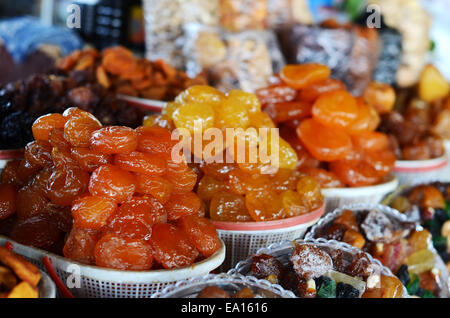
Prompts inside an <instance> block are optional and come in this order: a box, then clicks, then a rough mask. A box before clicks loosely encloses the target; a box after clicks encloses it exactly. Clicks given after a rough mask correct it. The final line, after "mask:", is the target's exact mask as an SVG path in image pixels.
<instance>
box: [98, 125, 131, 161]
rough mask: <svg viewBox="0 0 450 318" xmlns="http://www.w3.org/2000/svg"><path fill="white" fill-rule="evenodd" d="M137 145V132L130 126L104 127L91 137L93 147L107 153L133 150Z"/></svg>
mask: <svg viewBox="0 0 450 318" xmlns="http://www.w3.org/2000/svg"><path fill="white" fill-rule="evenodd" d="M136 146H137V135H136V132H135V131H134V130H133V129H131V128H128V127H120V126H110V127H104V128H101V129H98V130H96V131H95V132H93V133H92V136H91V138H90V147H91V149H92V150H95V151H98V152H103V153H106V154H121V153H126V152H131V151H134V150H135V149H136Z"/></svg>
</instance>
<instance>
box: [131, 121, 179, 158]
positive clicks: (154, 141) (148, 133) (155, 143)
mask: <svg viewBox="0 0 450 318" xmlns="http://www.w3.org/2000/svg"><path fill="white" fill-rule="evenodd" d="M136 133H137V139H138V144H137V150H138V151H142V152H148V153H153V154H161V155H165V156H170V155H171V152H172V148H173V147H174V146H175V144H176V143H177V141H176V140H172V139H171V134H170V132H169V131H168V130H167V129H164V128H160V127H138V128H137V129H136Z"/></svg>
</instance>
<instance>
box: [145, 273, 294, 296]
mask: <svg viewBox="0 0 450 318" xmlns="http://www.w3.org/2000/svg"><path fill="white" fill-rule="evenodd" d="M207 286H218V287H220V288H222V289H224V290H225V291H227V292H229V293H231V294H234V293H236V292H238V291H239V290H241V289H242V288H246V287H249V288H250V289H251V290H252V291H253V293H254V294H255V297H257V298H295V295H294V294H293V293H292V292H291V291H288V290H284V289H283V288H282V287H281V286H279V285H276V284H271V283H269V282H268V281H266V280H261V279H256V278H255V277H252V276H243V275H240V274H234V275H228V274H225V273H222V274H219V275H214V274H208V275H205V276H202V277H194V278H190V279H186V280H182V281H179V282H177V283H176V284H175V285H172V286H168V287H166V288H165V289H164V290H162V291H161V292H159V293H156V294H154V295H153V296H152V298H193V297H196V296H197V295H198V293H199V292H200V291H201V290H202V289H203V288H205V287H207Z"/></svg>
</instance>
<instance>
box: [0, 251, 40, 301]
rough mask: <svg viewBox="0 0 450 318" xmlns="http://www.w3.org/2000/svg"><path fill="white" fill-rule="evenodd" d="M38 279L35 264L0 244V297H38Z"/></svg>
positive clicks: (38, 274)
mask: <svg viewBox="0 0 450 318" xmlns="http://www.w3.org/2000/svg"><path fill="white" fill-rule="evenodd" d="M40 281H41V272H40V271H39V269H38V268H37V267H36V266H34V265H33V264H31V263H30V262H29V261H27V260H26V259H25V258H24V257H22V256H20V255H17V254H16V253H14V252H12V251H10V250H9V249H8V248H6V247H5V246H0V298H39V290H38V284H39V282H40Z"/></svg>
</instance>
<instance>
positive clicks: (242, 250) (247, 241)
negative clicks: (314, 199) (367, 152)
mask: <svg viewBox="0 0 450 318" xmlns="http://www.w3.org/2000/svg"><path fill="white" fill-rule="evenodd" d="M324 213H325V204H323V205H322V206H321V207H320V208H318V209H316V210H314V211H312V212H309V213H307V214H304V215H300V216H296V217H292V218H287V219H282V220H275V221H266V222H218V221H213V223H214V225H215V227H216V229H217V232H218V233H219V237H220V238H221V239H222V240H223V241H224V242H225V245H226V247H227V253H226V257H225V261H224V263H223V264H222V266H221V267H220V269H219V270H221V271H226V270H228V269H230V268H232V267H233V266H235V265H236V264H237V262H239V261H241V260H243V259H245V258H246V257H248V256H249V255H252V254H254V253H256V252H257V251H258V250H259V249H260V248H261V247H264V246H267V245H269V244H272V243H277V242H281V241H284V240H294V239H296V238H299V237H302V236H303V235H304V234H305V232H306V230H307V229H308V228H309V227H310V226H311V225H313V224H315V223H316V222H317V221H318V220H319V218H320V217H321V216H322V215H323V214H324Z"/></svg>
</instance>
